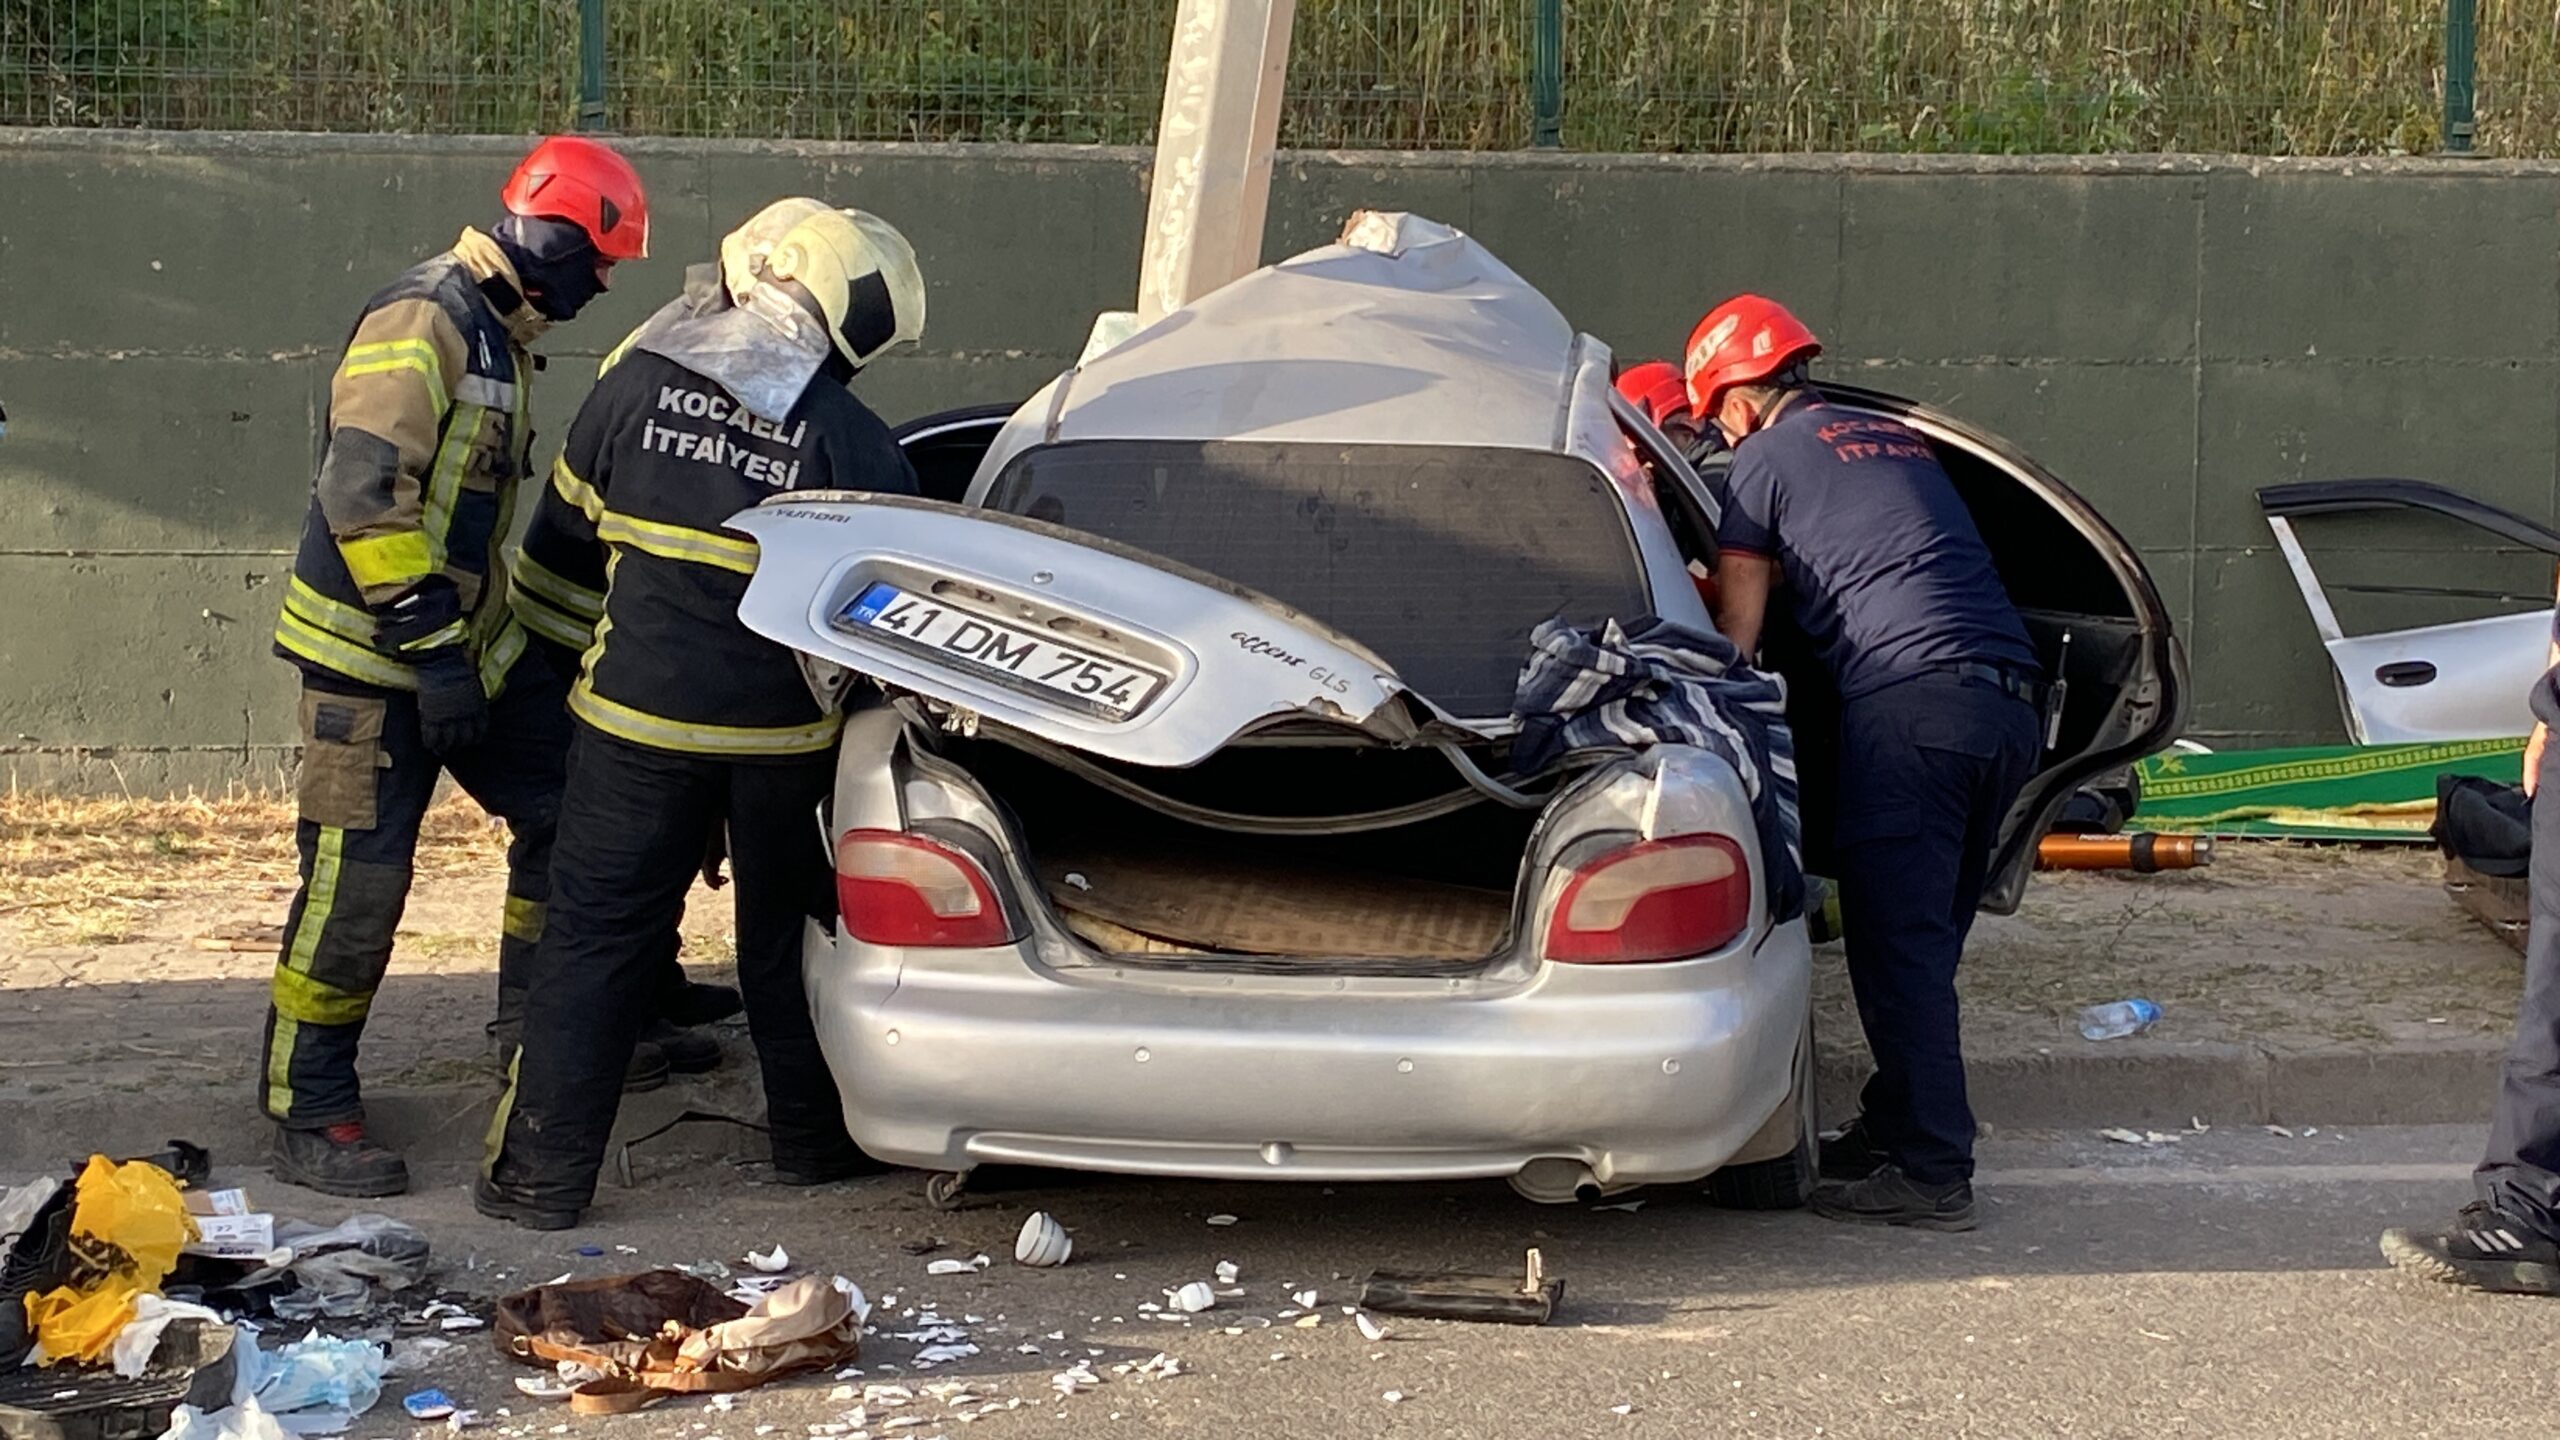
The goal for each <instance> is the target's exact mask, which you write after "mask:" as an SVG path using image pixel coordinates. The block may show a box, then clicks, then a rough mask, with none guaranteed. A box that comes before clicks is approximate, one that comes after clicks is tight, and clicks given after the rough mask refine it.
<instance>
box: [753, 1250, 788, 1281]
mask: <svg viewBox="0 0 2560 1440" xmlns="http://www.w3.org/2000/svg"><path fill="white" fill-rule="evenodd" d="M747 1263H748V1264H750V1265H753V1266H754V1267H756V1268H757V1269H758V1270H761V1271H763V1272H764V1273H765V1274H767V1275H779V1274H781V1273H782V1272H783V1271H785V1270H788V1269H790V1268H791V1252H790V1251H788V1250H785V1249H783V1248H782V1247H781V1246H779V1245H776V1246H774V1247H773V1248H772V1249H771V1250H765V1251H755V1250H750V1251H748V1252H747Z"/></svg>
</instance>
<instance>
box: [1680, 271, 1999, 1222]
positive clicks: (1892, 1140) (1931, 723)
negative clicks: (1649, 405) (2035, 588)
mask: <svg viewBox="0 0 2560 1440" xmlns="http://www.w3.org/2000/svg"><path fill="white" fill-rule="evenodd" d="M1821 351H1822V344H1821V342H1820V341H1818V340H1816V339H1815V338H1814V334H1813V332H1812V331H1811V330H1809V329H1807V328H1806V327H1805V324H1804V322H1803V321H1801V320H1798V319H1797V318H1796V317H1795V316H1793V315H1791V314H1789V313H1788V312H1787V309H1786V307H1785V306H1783V305H1780V304H1778V303H1777V302H1775V301H1773V300H1767V299H1763V298H1761V297H1760V296H1757V295H1739V296H1736V297H1734V298H1733V299H1731V300H1728V301H1726V302H1725V303H1724V304H1722V305H1719V306H1717V307H1716V308H1715V309H1713V310H1711V311H1709V312H1708V313H1707V316H1706V318H1705V319H1703V320H1701V321H1699V322H1698V328H1697V330H1696V331H1695V332H1694V333H1693V334H1692V335H1691V336H1690V338H1689V349H1688V354H1687V362H1688V363H1687V365H1686V367H1685V369H1686V372H1687V376H1688V382H1689V397H1690V401H1691V404H1692V406H1693V407H1694V411H1695V413H1696V415H1697V417H1698V419H1699V420H1700V422H1701V423H1705V424H1711V425H1713V426H1714V427H1715V428H1716V429H1718V430H1720V431H1721V432H1723V436H1724V440H1725V443H1726V444H1728V445H1730V446H1731V447H1732V448H1733V467H1732V470H1731V472H1730V475H1729V477H1728V479H1727V504H1726V506H1725V511H1724V517H1723V520H1722V521H1721V523H1720V525H1719V527H1718V530H1717V537H1716V538H1717V551H1718V553H1717V558H1716V582H1717V591H1718V599H1717V604H1716V610H1715V616H1716V624H1717V626H1718V627H1719V628H1720V629H1722V630H1723V631H1724V633H1725V636H1726V638H1728V639H1730V640H1732V641H1733V643H1734V645H1735V646H1736V647H1738V648H1739V649H1740V650H1741V651H1742V653H1743V654H1745V655H1749V654H1752V653H1753V652H1754V651H1756V650H1757V649H1758V648H1759V645H1760V640H1761V636H1762V634H1763V631H1764V624H1763V622H1764V620H1765V618H1766V616H1767V612H1768V608H1769V606H1770V604H1771V603H1772V601H1773V598H1774V597H1776V596H1778V595H1780V594H1783V595H1784V597H1785V606H1786V609H1785V614H1786V616H1787V618H1788V619H1789V620H1790V621H1791V622H1792V623H1793V625H1794V626H1795V628H1796V630H1797V631H1798V632H1800V633H1801V635H1802V636H1803V639H1804V641H1805V642H1806V645H1807V647H1808V648H1809V649H1810V650H1811V651H1812V652H1813V653H1814V655H1815V656H1816V657H1817V658H1818V659H1819V661H1820V662H1821V664H1822V666H1823V668H1824V669H1825V670H1827V671H1828V672H1829V679H1830V680H1831V682H1832V684H1833V686H1834V687H1835V688H1836V689H1837V691H1838V693H1839V696H1840V735H1839V750H1838V753H1839V755H1840V757H1841V758H1840V767H1839V771H1840V773H1839V786H1838V788H1839V797H1838V801H1837V805H1836V811H1835V813H1834V815H1833V816H1832V817H1831V827H1830V847H1829V848H1830V852H1831V863H1832V864H1833V866H1834V867H1835V868H1836V872H1837V873H1836V878H1837V879H1838V880H1839V882H1840V904H1841V915H1842V928H1843V931H1844V937H1843V938H1844V939H1845V940H1846V941H1847V943H1848V962H1849V980H1850V985H1851V988H1852V989H1853V990H1854V991H1855V992H1856V994H1857V999H1858V1018H1859V1020H1860V1022H1861V1023H1862V1024H1863V1025H1864V1027H1865V1029H1866V1032H1867V1043H1868V1048H1869V1049H1870V1050H1871V1051H1873V1053H1874V1056H1875V1067H1876V1068H1875V1074H1874V1076H1873V1078H1871V1079H1870V1080H1869V1081H1868V1082H1867V1086H1866V1090H1865V1092H1864V1094H1863V1095H1862V1096H1861V1098H1860V1106H1859V1111H1860V1113H1859V1116H1858V1118H1857V1119H1856V1120H1854V1121H1852V1122H1850V1124H1849V1125H1848V1126H1847V1127H1846V1128H1845V1129H1844V1130H1843V1131H1842V1133H1841V1134H1840V1135H1839V1136H1838V1137H1837V1138H1836V1139H1834V1140H1832V1141H1830V1142H1827V1143H1825V1145H1824V1146H1823V1149H1822V1174H1823V1178H1824V1183H1823V1184H1822V1185H1821V1186H1819V1187H1817V1188H1816V1189H1815V1191H1814V1194H1813V1208H1814V1209H1815V1211H1816V1212H1817V1213H1820V1214H1822V1215H1824V1216H1827V1217H1829V1218H1832V1219H1835V1220H1848V1221H1857V1222H1863V1223H1867V1224H1880V1225H1914V1226H1920V1227H1923V1228H1927V1229H1936V1230H1970V1229H1972V1228H1973V1224H1974V1209H1973V1186H1972V1177H1973V1135H1974V1122H1973V1111H1972V1110H1971V1108H1970V1107H1969V1106H1968V1104H1967V1102H1966V1098H1965V1080H1964V1056H1963V1053H1962V1050H1961V1047H1960V1046H1959V1043H1958V1029H1957V1016H1956V990H1955V974H1956V963H1957V961H1958V959H1959V958H1960V957H1961V955H1962V954H1963V951H1964V942H1965V936H1966V933H1967V932H1968V931H1969V930H1970V929H1971V928H1972V925H1973V917H1974V910H1975V907H1976V905H1977V903H1978V902H1979V901H1980V899H1981V896H1982V887H1983V882H1984V874H1985V871H1986V869H1987V867H1988V864H1989V861H1990V855H1991V849H1992V846H1993V845H1994V844H1995V843H1996V842H1997V840H1998V837H1999V832H2000V823H2001V820H2002V818H2003V817H2004V816H2005V815H2006V814H2007V813H2008V809H2009V806H2010V805H2011V803H2013V802H2014V801H2015V800H2016V799H2017V796H2018V791H2019V789H2020V788H2021V787H2022V786H2023V785H2024V784H2025V783H2026V781H2027V779H2028V777H2029V775H2030V774H2031V773H2032V772H2033V771H2034V769H2035V766H2036V763H2037V761H2038V759H2039V757H2040V756H2041V755H2042V753H2043V749H2044V745H2043V730H2044V726H2043V725H2042V723H2040V722H2041V715H2040V709H2041V703H2042V698H2043V695H2044V691H2043V688H2042V680H2043V677H2042V674H2041V666H2040V664H2039V661H2038V658H2037V655H2036V651H2035V648H2034V646H2033V644H2032V643H2031V642H2030V640H2029V639H2028V636H2027V632H2026V627H2025V626H2024V625H2023V624H2022V623H2021V622H2020V621H2019V618H2018V612H2017V609H2016V607H2015V606H2014V605H2013V604H2012V603H2011V602H2010V599H2009V595H2008V592H2007V590H2006V589H2004V588H2003V587H2002V584H2001V580H2000V574H1999V571H1998V570H1996V569H1995V568H1994V567H1993V565H1992V563H1991V552H1990V550H1989V548H1988V547H1987V546H1985V545H1984V544H1983V541H1982V536H1981V533H1980V531H1978V530H1977V529H1976V528H1975V526H1974V522H1973V516H1972V515H1971V513H1970V512H1968V511H1967V510H1966V509H1965V504H1964V500H1963V498H1962V497H1961V496H1959V495H1958V494H1957V493H1956V488H1955V485H1954V483H1953V482H1952V481H1950V480H1949V479H1948V478H1947V472H1946V471H1945V470H1944V469H1942V468H1940V466H1939V464H1938V460H1937V457H1936V455H1935V453H1934V452H1933V451H1932V450H1931V449H1930V446H1929V442H1928V439H1927V437H1925V436H1923V435H1921V434H1920V433H1919V432H1917V431H1915V430H1912V429H1911V428H1910V427H1908V426H1906V425H1903V424H1901V423H1899V422H1897V421H1894V420H1891V419H1887V418H1885V417H1882V416H1878V415H1873V414H1869V413H1866V412H1863V411H1853V410H1848V409H1845V408H1841V407H1838V406H1834V405H1831V404H1828V403H1826V402H1825V401H1824V399H1823V397H1822V395H1821V393H1820V392H1819V391H1817V390H1815V389H1814V388H1813V386H1812V384H1811V382H1810V380H1809V379H1808V378H1807V375H1806V371H1805V365H1806V362H1807V361H1809V360H1811V359H1812V358H1813V357H1814V356H1816V355H1818V354H1820V353H1821Z"/></svg>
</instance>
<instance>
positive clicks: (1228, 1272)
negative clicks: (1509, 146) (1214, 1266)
mask: <svg viewBox="0 0 2560 1440" xmlns="http://www.w3.org/2000/svg"><path fill="white" fill-rule="evenodd" d="M1243 1276H1244V1271H1243V1270H1242V1269H1240V1268H1238V1266H1237V1265H1236V1262H1234V1261H1233V1260H1221V1261H1219V1262H1218V1283H1219V1284H1221V1285H1233V1284H1234V1283H1236V1281H1238V1280H1239V1279H1242V1278H1243Z"/></svg>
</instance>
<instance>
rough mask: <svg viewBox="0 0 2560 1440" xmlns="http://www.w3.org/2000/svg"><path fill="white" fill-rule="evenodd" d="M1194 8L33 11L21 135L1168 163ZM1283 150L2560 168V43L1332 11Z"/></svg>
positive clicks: (1664, 10) (952, 5) (2482, 20)
mask: <svg viewBox="0 0 2560 1440" xmlns="http://www.w3.org/2000/svg"><path fill="white" fill-rule="evenodd" d="M1174 4H1175V0H760V3H749V0H594V9H593V10H592V11H591V19H592V20H593V21H595V22H597V23H595V24H594V25H593V27H592V28H591V29H590V30H589V31H588V32H587V33H585V34H583V35H582V31H581V15H580V10H581V6H580V4H579V0H0V124H22V125H23V124H34V125H91V126H158V127H226V128H260V129H289V130H359V131H361V130H399V131H483V132H505V133H523V132H529V131H535V130H548V129H562V128H567V127H569V126H572V125H574V124H577V123H579V121H580V120H581V118H582V117H583V118H584V119H586V120H587V122H588V123H590V124H595V125H598V126H600V127H601V128H606V129H612V130H619V131H624V132H630V133H656V134H677V135H761V136H790V137H800V138H816V139H866V140H869V139H880V140H947V139H956V140H1040V141H1068V142H1143V141H1145V140H1146V139H1148V138H1149V136H1150V134H1151V132H1152V130H1153V127H1154V124H1155V118H1156V107H1157V104H1158V99H1159V96H1160V94H1161V87H1162V82H1163V74H1162V70H1163V63H1164V54H1165V47H1166V44H1167V41H1168V39H1169V37H1170V35H1171V30H1172V19H1173V9H1174ZM2475 36H2476V45H2477V57H2476V63H2474V62H2473V59H2472V55H2471V53H2470V47H2471V45H2472V44H2473V43H2474V41H2473V37H2475ZM582 41H583V42H584V43H583V44H582ZM2475 115H2476V119H2475ZM1282 138H1283V141H1284V143H1287V144H1291V145H1299V146H1311V147H1342V148H1377V147H1389V148H1401V147H1416V148H1420V147H1435V148H1445V147H1464V148H1508V147H1513V146H1520V145H1528V144H1532V143H1548V144H1553V143H1561V144H1564V145H1566V146H1569V147H1571V148H1575V149H1584V150H1761V151H1770V150H1779V151H1785V150H1869V151H1994V152H2029V151H2053V152H2092V151H2098V152H2104V151H2156V150H2184V151H2236V152H2242V153H2263V154H2373V153H2392V152H2426V151H2433V150H2437V149H2440V148H2456V149H2459V148H2463V146H2464V145H2465V143H2466V142H2469V143H2473V144H2476V146H2477V148H2479V149H2480V150H2483V151H2487V152H2490V153H2498V154H2510V155H2553V154H2560V10H2555V9H2554V8H2553V7H2551V6H2550V5H2549V4H2547V3H2546V4H2543V5H2542V6H2540V7H2539V8H2536V7H2532V6H2527V5H2526V4H2524V3H2522V0H1858V3H1855V4H1843V3H1839V0H1300V3H1299V6H1298V18H1297V36H1296V43H1295V45H1294V46H1293V48H1292V51H1291V55H1290V69H1289V103H1288V107H1287V109H1286V111H1285V112H1284V118H1283V121H1282Z"/></svg>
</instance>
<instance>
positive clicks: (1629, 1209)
mask: <svg viewBox="0 0 2560 1440" xmlns="http://www.w3.org/2000/svg"><path fill="white" fill-rule="evenodd" d="M1643 1208H1644V1202H1643V1201H1641V1200H1621V1201H1619V1202H1618V1203H1617V1204H1615V1205H1594V1206H1592V1207H1591V1210H1592V1213H1593V1214H1598V1213H1599V1212H1600V1211H1603V1210H1623V1211H1625V1212H1626V1213H1627V1214H1629V1215H1633V1214H1634V1213H1636V1212H1637V1211H1639V1210H1641V1209H1643Z"/></svg>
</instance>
